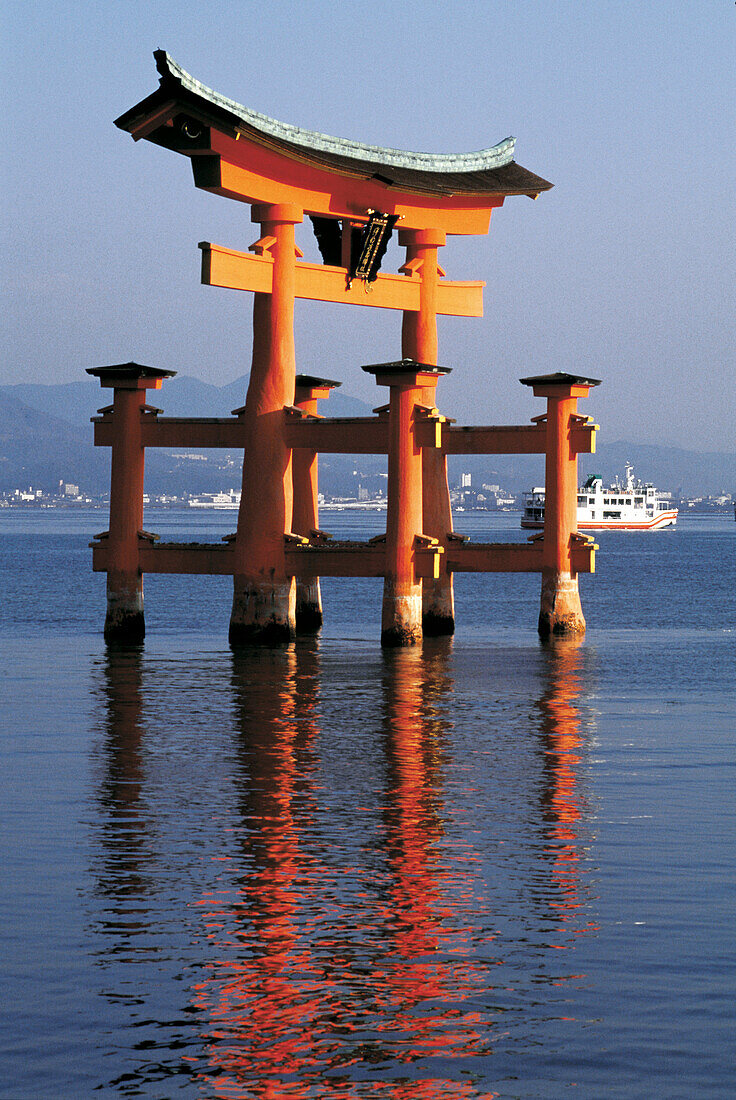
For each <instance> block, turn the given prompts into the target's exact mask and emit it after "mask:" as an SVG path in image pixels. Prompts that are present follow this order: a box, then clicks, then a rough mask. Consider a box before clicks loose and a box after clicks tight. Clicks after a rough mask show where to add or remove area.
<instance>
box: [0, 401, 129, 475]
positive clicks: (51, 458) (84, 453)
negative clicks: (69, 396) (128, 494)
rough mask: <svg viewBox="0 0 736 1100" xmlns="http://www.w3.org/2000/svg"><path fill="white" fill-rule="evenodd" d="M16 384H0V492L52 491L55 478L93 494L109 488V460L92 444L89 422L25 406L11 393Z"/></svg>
mask: <svg viewBox="0 0 736 1100" xmlns="http://www.w3.org/2000/svg"><path fill="white" fill-rule="evenodd" d="M15 388H16V387H14V386H4V387H0V491H2V492H7V491H8V490H10V489H15V488H28V487H30V486H32V487H33V488H34V489H43V490H44V491H46V492H48V491H55V490H56V489H57V488H58V485H59V481H70V482H73V483H75V484H79V485H84V487H85V488H86V489H88V490H89V491H91V492H100V491H102V490H103V489H104V488H105V486H106V485H108V486H109V481H110V475H109V471H108V463H109V458H108V456H106V455H103V454H101V453H100V451H99V450H95V448H93V447H91V446H90V443H91V439H90V431H89V426H88V428H87V429H86V430H85V429H84V428H80V427H77V426H75V425H73V424H71V423H69V422H68V421H66V420H62V419H61V418H60V417H58V416H52V415H51V414H50V413H49V412H39V411H38V410H37V409H31V408H29V407H28V406H27V405H24V404H23V403H22V402H21V401H18V400H16V399H15V398H14V397H11V396H9V393H8V391H12V390H13V389H15ZM50 407H52V408H53V405H51V406H50Z"/></svg>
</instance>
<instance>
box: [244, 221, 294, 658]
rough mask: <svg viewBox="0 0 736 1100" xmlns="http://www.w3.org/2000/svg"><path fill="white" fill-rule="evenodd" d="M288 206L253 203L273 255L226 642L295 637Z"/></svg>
mask: <svg viewBox="0 0 736 1100" xmlns="http://www.w3.org/2000/svg"><path fill="white" fill-rule="evenodd" d="M302 219H303V213H302V211H301V210H300V209H298V208H297V207H295V206H293V205H291V204H278V205H268V206H265V205H264V206H254V207H253V210H252V220H253V221H254V222H259V223H260V225H261V238H260V241H259V242H258V245H257V246H255V247H256V251H258V250H259V249H260V251H261V252H262V253H266V252H268V253H269V254H270V255H271V256H272V257H273V286H272V292H271V293H270V294H266V293H257V294H256V295H255V298H254V303H253V360H252V366H251V375H250V383H249V386H248V395H247V397H246V401H245V410H244V414H243V415H244V418H245V425H246V426H245V445H246V450H245V457H244V461H243V491H242V496H241V501H240V510H239V513H238V528H237V534H236V539H235V575H234V580H233V608H232V614H231V617H230V644H231V645H235V646H237V645H244V644H249V643H262V644H267V645H269V644H279V643H284V642H288V641H290V640H291V639H292V638H293V637H294V633H295V611H296V606H295V604H296V599H295V597H296V587H295V583H294V579H293V577H289V576H287V574H286V559H285V543H284V535H285V534H286V533H287V532H289V531H290V530H291V523H292V500H293V496H292V494H293V489H292V470H291V462H292V456H291V449H290V448H289V447H288V445H287V442H286V425H285V420H284V407H285V406H288V405H293V403H294V391H295V376H296V363H295V350H294V290H295V270H296V256H295V241H294V226H295V225H296V224H297V223H298V222H301V221H302Z"/></svg>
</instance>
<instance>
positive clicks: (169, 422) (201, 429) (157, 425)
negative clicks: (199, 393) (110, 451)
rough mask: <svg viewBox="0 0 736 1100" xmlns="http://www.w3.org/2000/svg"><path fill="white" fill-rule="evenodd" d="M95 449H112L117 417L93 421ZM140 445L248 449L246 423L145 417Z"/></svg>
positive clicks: (229, 418)
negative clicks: (246, 447)
mask: <svg viewBox="0 0 736 1100" xmlns="http://www.w3.org/2000/svg"><path fill="white" fill-rule="evenodd" d="M92 423H93V424H94V434H95V447H111V446H112V444H113V439H114V435H115V428H114V414H112V415H111V414H109V413H108V414H107V415H105V416H102V417H100V418H99V419H94V420H93V421H92ZM141 442H142V444H143V446H144V447H199V448H206V447H212V448H217V447H222V448H227V449H229V450H238V449H240V450H242V449H243V448H244V447H245V423H244V421H243V420H242V419H241V418H240V417H234V416H222V417H197V416H152V415H150V414H145V413H144V415H143V418H142V424H141Z"/></svg>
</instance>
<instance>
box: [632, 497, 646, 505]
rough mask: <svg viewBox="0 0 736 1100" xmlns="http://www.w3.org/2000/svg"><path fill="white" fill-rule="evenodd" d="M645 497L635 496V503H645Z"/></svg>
mask: <svg viewBox="0 0 736 1100" xmlns="http://www.w3.org/2000/svg"><path fill="white" fill-rule="evenodd" d="M643 503H644V497H634V504H643Z"/></svg>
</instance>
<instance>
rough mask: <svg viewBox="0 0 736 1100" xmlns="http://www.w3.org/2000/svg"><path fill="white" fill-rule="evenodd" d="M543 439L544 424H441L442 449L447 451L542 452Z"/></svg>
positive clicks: (544, 439) (545, 430)
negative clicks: (499, 425)
mask: <svg viewBox="0 0 736 1100" xmlns="http://www.w3.org/2000/svg"><path fill="white" fill-rule="evenodd" d="M546 443H547V429H546V426H545V425H544V424H519V425H516V424H514V425H509V426H508V427H505V426H504V427H494V426H493V425H491V426H489V427H469V428H463V427H457V426H454V425H450V424H443V425H442V450H443V451H444V452H445V453H446V454H448V455H524V454H526V455H533V454H544V451H545V447H546Z"/></svg>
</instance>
